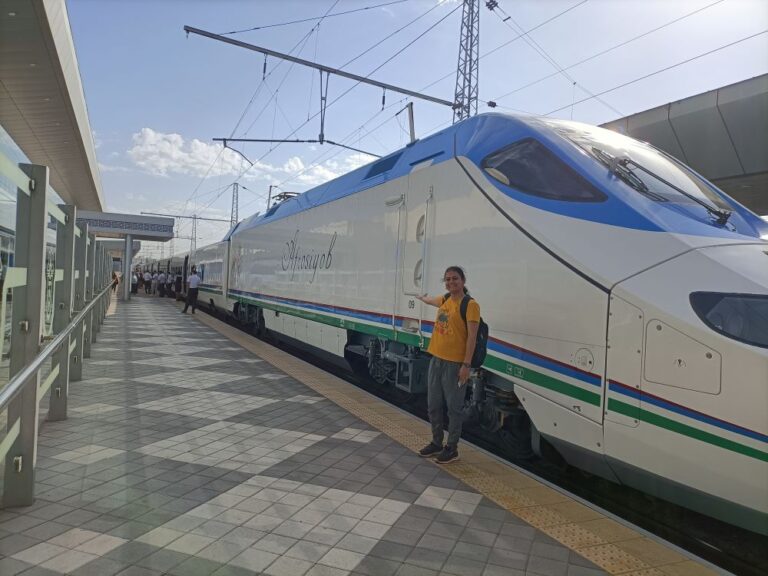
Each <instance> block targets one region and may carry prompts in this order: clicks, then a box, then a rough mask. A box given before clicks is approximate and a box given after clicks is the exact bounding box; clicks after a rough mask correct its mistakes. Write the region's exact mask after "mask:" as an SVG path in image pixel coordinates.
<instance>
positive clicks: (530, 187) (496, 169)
mask: <svg viewBox="0 0 768 576" xmlns="http://www.w3.org/2000/svg"><path fill="white" fill-rule="evenodd" d="M482 168H483V170H485V172H486V174H488V175H489V176H490V177H491V178H493V179H494V180H498V181H499V182H501V183H502V184H504V185H505V186H509V187H511V188H515V189H516V190H520V191H521V192H525V193H526V194H532V195H534V196H541V197H543V198H549V199H552V200H566V201H569V202H602V201H603V200H605V199H606V196H605V194H603V193H602V192H600V190H598V189H597V188H595V187H594V186H593V185H592V184H590V183H589V182H588V181H587V180H586V179H585V178H584V177H582V176H581V175H580V174H579V173H578V172H576V171H575V170H574V169H573V168H571V167H570V166H568V165H567V164H565V163H564V162H563V161H562V160H560V159H559V158H558V157H557V156H556V155H555V154H553V153H552V152H551V151H550V150H549V149H547V147H546V146H544V145H543V144H542V143H541V142H539V141H538V140H534V139H533V138H526V139H525V140H520V141H518V142H515V143H514V144H512V145H511V146H507V147H506V148H502V149H501V150H499V151H498V152H494V153H493V154H491V155H490V156H487V157H486V158H485V160H483V163H482Z"/></svg>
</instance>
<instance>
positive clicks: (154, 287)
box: [152, 272, 157, 294]
mask: <svg viewBox="0 0 768 576" xmlns="http://www.w3.org/2000/svg"><path fill="white" fill-rule="evenodd" d="M152 292H153V293H154V294H157V272H152Z"/></svg>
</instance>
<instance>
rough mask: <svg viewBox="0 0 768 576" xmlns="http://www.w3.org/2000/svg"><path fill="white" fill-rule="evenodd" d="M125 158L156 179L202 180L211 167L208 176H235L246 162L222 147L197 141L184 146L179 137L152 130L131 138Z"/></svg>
mask: <svg viewBox="0 0 768 576" xmlns="http://www.w3.org/2000/svg"><path fill="white" fill-rule="evenodd" d="M219 153H221V155H220V156H219ZM128 156H129V157H130V158H131V160H133V161H134V163H135V164H136V165H137V166H139V167H140V168H142V169H143V170H146V171H147V172H149V173H150V174H155V175H157V176H169V175H171V174H187V175H190V176H198V177H202V176H204V175H205V174H206V173H207V172H208V169H209V167H211V166H212V165H213V167H212V168H211V169H210V172H208V173H209V174H210V175H211V176H219V175H224V174H227V175H229V174H238V173H239V172H240V171H242V169H243V164H244V162H245V160H243V159H242V158H241V157H240V156H239V155H238V154H237V153H235V152H233V151H232V150H228V149H224V150H222V145H221V144H215V143H211V144H209V143H207V142H203V141H201V140H198V139H196V138H194V139H192V140H190V141H188V142H187V141H185V140H184V138H183V137H182V136H181V135H180V134H164V133H162V132H156V131H154V130H152V128H142V129H141V131H140V132H137V133H136V134H134V135H133V146H132V147H131V148H130V150H128ZM217 156H218V159H217ZM214 162H215V163H214Z"/></svg>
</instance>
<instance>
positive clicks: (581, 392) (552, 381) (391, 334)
mask: <svg viewBox="0 0 768 576" xmlns="http://www.w3.org/2000/svg"><path fill="white" fill-rule="evenodd" d="M236 299H238V300H241V301H243V302H246V303H247V302H249V301H250V302H257V303H258V304H259V305H260V306H263V307H264V308H268V309H270V310H276V311H277V312H281V313H285V314H289V315H292V316H298V317H300V318H305V319H307V320H312V321H314V322H320V323H322V324H327V325H329V326H335V327H337V328H343V329H345V330H354V331H355V332H361V333H363V334H369V335H371V336H378V337H381V338H388V339H389V340H393V341H396V342H402V343H403V344H409V345H411V346H419V347H421V348H426V346H427V344H428V343H429V338H426V337H419V336H418V335H416V334H408V333H404V332H397V331H395V330H394V329H392V328H389V327H383V326H371V325H370V324H366V323H364V322H356V321H354V320H347V319H344V318H334V317H333V316H328V315H326V314H318V313H316V312H311V311H307V310H302V309H300V308H292V307H290V306H284V305H282V304H275V303H272V302H267V301H264V300H259V299H256V298H249V297H247V296H236ZM483 366H485V367H486V368H488V369H490V370H495V371H496V372H501V373H502V374H507V375H509V376H512V377H513V378H516V379H518V380H524V381H526V382H530V383H531V384H535V385H536V386H540V387H541V388H546V389H547V390H552V391H554V392H558V393H559V394H564V395H565V396H570V397H572V398H576V399H578V400H581V401H583V402H587V403H588V404H592V405H593V406H600V400H601V398H600V394H596V393H594V392H590V391H589V390H585V389H583V388H579V387H578V386H574V385H573V384H569V383H568V382H563V381H562V380H558V379H557V378H553V377H551V376H548V375H547V374H542V373H541V372H537V371H536V370H531V369H530V368H528V367H526V366H521V365H519V364H515V363H513V362H508V361H507V360H504V359H502V358H499V357H497V356H492V355H490V354H488V356H487V357H486V359H485V362H484V364H483Z"/></svg>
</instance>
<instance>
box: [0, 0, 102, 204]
mask: <svg viewBox="0 0 768 576" xmlns="http://www.w3.org/2000/svg"><path fill="white" fill-rule="evenodd" d="M0 124H2V125H3V127H4V128H5V130H6V131H7V132H8V134H9V135H10V136H11V138H13V140H14V141H15V142H16V144H17V145H18V146H19V147H20V148H21V150H22V151H23V152H24V154H25V155H26V156H27V158H29V160H30V162H32V163H34V164H44V165H46V166H48V167H49V168H50V183H51V185H52V186H53V188H54V189H55V190H56V192H57V193H58V194H59V196H61V198H62V200H64V201H65V202H67V203H68V204H74V205H75V206H77V207H78V208H83V209H86V210H102V209H103V207H104V197H103V194H102V190H101V179H100V175H99V169H98V164H97V161H96V151H95V147H94V143H93V136H92V134H91V126H90V123H89V121H88V112H87V109H86V105H85V97H84V95H83V86H82V83H81V81H80V71H79V68H78V65H77V57H76V55H75V47H74V43H73V41H72V33H71V30H70V27H69V18H68V16H67V9H66V5H65V3H64V0H2V2H1V3H0Z"/></svg>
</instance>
